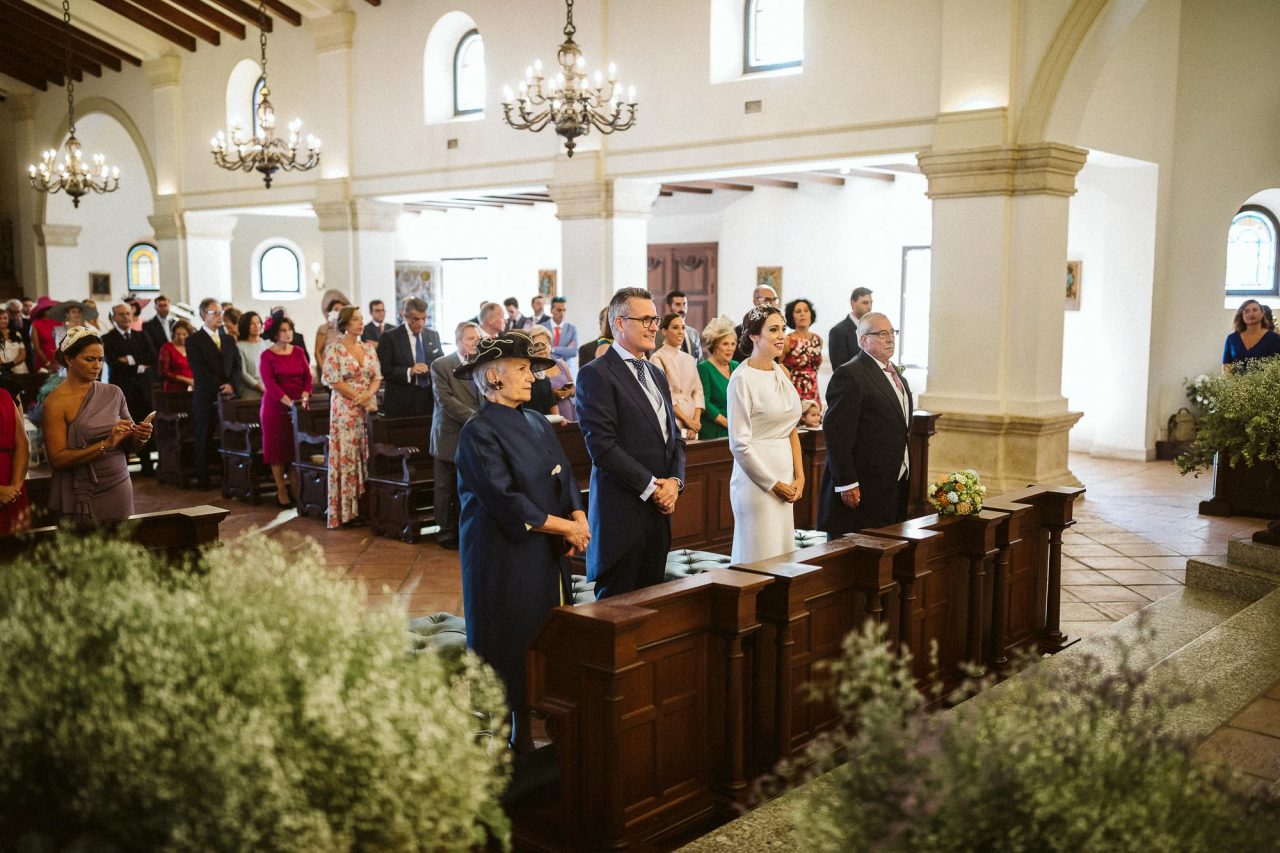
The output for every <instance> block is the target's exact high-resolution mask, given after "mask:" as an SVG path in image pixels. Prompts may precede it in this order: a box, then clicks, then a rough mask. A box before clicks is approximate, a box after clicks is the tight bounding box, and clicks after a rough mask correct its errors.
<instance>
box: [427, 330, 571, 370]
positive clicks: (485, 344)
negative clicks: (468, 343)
mask: <svg viewBox="0 0 1280 853" xmlns="http://www.w3.org/2000/svg"><path fill="white" fill-rule="evenodd" d="M535 352H536V353H542V352H544V350H543V349H542V348H541V347H538V348H537V349H536V351H535V348H534V343H533V338H531V337H530V336H529V335H526V334H525V333H524V332H515V331H512V332H503V333H502V334H501V335H499V336H498V337H496V338H485V339H484V340H482V341H480V343H479V345H478V346H477V347H476V356H475V358H473V359H471V361H468V362H467V363H466V364H460V365H458V366H457V367H455V368H454V369H453V375H454V376H456V377H458V378H459V379H470V378H471V377H472V376H473V375H474V374H475V372H476V369H477V368H482V367H484V366H485V365H488V364H493V363H494V362H495V361H499V360H501V359H504V358H527V359H528V360H529V368H530V369H531V370H550V369H551V368H553V367H555V366H556V363H555V360H554V359H550V358H547V357H546V356H543V355H540V354H535Z"/></svg>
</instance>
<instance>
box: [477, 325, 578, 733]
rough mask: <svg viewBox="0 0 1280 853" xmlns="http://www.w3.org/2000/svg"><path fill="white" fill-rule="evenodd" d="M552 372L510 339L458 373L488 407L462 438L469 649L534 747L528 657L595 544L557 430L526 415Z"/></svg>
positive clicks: (494, 343) (487, 348)
mask: <svg viewBox="0 0 1280 853" xmlns="http://www.w3.org/2000/svg"><path fill="white" fill-rule="evenodd" d="M554 365H555V362H554V361H552V360H551V359H549V358H543V357H540V356H537V355H535V354H534V352H533V341H532V339H531V338H530V337H529V336H528V335H525V334H522V333H520V332H515V331H512V332H507V333H506V334H504V335H502V336H501V337H498V338H491V339H487V340H483V341H481V342H480V343H479V346H478V347H477V350H476V355H475V358H473V359H472V360H471V361H470V362H468V363H466V364H463V365H460V366H459V367H457V368H455V369H454V375H455V376H457V377H458V378H460V379H468V378H474V380H475V383H476V385H477V387H479V389H480V392H481V394H483V395H484V402H483V403H481V405H480V411H479V412H477V413H476V415H475V416H474V417H472V418H471V420H469V421H467V423H466V425H465V426H463V428H462V432H461V433H460V434H459V436H458V455H457V465H458V495H459V497H460V498H461V503H462V511H461V515H460V520H459V549H460V552H461V557H462V598H463V608H464V610H465V611H466V614H467V646H468V647H470V648H472V649H474V650H475V651H476V653H477V654H479V655H480V656H481V657H482V658H484V659H485V660H486V661H488V662H489V664H490V665H491V666H492V667H493V668H494V669H495V670H496V671H497V673H498V675H499V676H500V677H501V678H502V681H503V683H504V684H505V685H506V688H507V701H508V702H509V703H510V705H511V708H512V710H513V711H514V712H515V719H516V725H515V726H513V729H512V742H513V743H514V744H515V747H516V749H517V751H522V752H523V751H528V749H530V748H531V747H532V745H533V740H532V735H531V732H530V730H529V726H528V725H527V720H528V711H527V709H526V708H525V704H524V703H525V653H526V652H527V651H528V648H529V645H530V644H531V643H532V642H533V639H534V636H535V635H536V634H537V633H538V629H540V628H541V627H542V623H543V622H544V621H545V620H546V617H547V614H548V613H549V612H550V611H551V610H552V608H554V607H556V606H557V605H559V604H561V603H564V602H568V601H570V600H571V598H570V587H569V563H568V559H567V558H568V557H570V556H573V555H574V554H578V553H581V552H582V551H583V550H585V549H586V547H587V543H588V542H589V541H590V538H591V533H590V531H589V528H588V527H587V516H586V513H585V512H584V511H583V506H582V495H581V494H580V493H579V491H578V484H577V481H576V480H575V479H574V476H573V471H572V470H571V469H570V467H569V459H568V457H566V456H565V454H564V450H562V449H561V447H560V442H559V441H557V440H556V437H555V432H554V430H553V428H552V427H551V425H550V424H548V423H547V421H546V419H545V418H543V417H541V416H540V415H536V414H534V413H533V412H530V411H527V410H526V409H525V408H524V404H525V403H527V402H528V401H529V394H530V391H531V390H532V388H533V371H535V370H548V369H550V368H551V367H553V366H554Z"/></svg>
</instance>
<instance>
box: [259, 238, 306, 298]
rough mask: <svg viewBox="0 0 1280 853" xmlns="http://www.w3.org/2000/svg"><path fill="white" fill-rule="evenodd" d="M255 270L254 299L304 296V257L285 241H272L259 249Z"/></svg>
mask: <svg viewBox="0 0 1280 853" xmlns="http://www.w3.org/2000/svg"><path fill="white" fill-rule="evenodd" d="M257 257H258V262H257V264H256V266H255V268H254V271H253V272H254V276H253V279H254V281H253V285H254V291H255V292H254V297H255V298H259V299H263V298H281V297H283V298H286V299H287V298H291V297H292V298H297V297H299V296H301V295H302V257H301V255H300V253H299V252H298V251H297V250H296V249H295V248H294V247H293V246H292V245H287V244H286V243H285V242H284V241H283V240H279V239H276V240H270V241H268V242H266V243H264V244H263V245H262V246H260V247H259V249H258V252H257Z"/></svg>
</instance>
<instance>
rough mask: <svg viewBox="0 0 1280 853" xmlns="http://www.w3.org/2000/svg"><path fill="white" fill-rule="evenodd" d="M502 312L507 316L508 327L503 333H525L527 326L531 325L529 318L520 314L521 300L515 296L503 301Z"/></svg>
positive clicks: (506, 326)
mask: <svg viewBox="0 0 1280 853" xmlns="http://www.w3.org/2000/svg"><path fill="white" fill-rule="evenodd" d="M502 310H503V311H505V312H506V314H507V319H506V325H505V328H503V330H502V331H504V332H510V331H511V330H512V329H516V330H517V331H524V328H525V326H526V325H527V324H528V323H529V318H528V317H526V316H524V315H523V314H521V313H520V300H519V299H516V298H515V297H514V296H508V297H507V298H506V299H504V300H502Z"/></svg>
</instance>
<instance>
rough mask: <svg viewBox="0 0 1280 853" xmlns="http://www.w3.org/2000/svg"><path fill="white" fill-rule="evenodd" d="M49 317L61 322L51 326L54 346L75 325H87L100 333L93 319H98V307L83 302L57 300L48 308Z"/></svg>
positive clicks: (59, 342)
mask: <svg viewBox="0 0 1280 853" xmlns="http://www.w3.org/2000/svg"><path fill="white" fill-rule="evenodd" d="M49 318H50V319H52V320H54V321H56V322H58V323H61V324H62V325H60V326H54V327H53V342H54V345H55V346H57V345H60V344H61V343H62V337H63V335H65V334H66V333H67V330H68V329H73V328H75V327H76V326H88V327H90V328H92V329H93V330H94V331H95V332H98V334H102V332H101V331H99V329H98V327H97V325H95V324H94V321H95V320H97V319H98V309H97V308H95V307H93V306H89V305H86V304H85V303H83V302H76V301H75V300H73V299H72V300H67V301H66V302H59V303H58V304H57V305H55V306H53V307H52V308H50V309H49ZM55 358H56V355H55Z"/></svg>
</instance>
